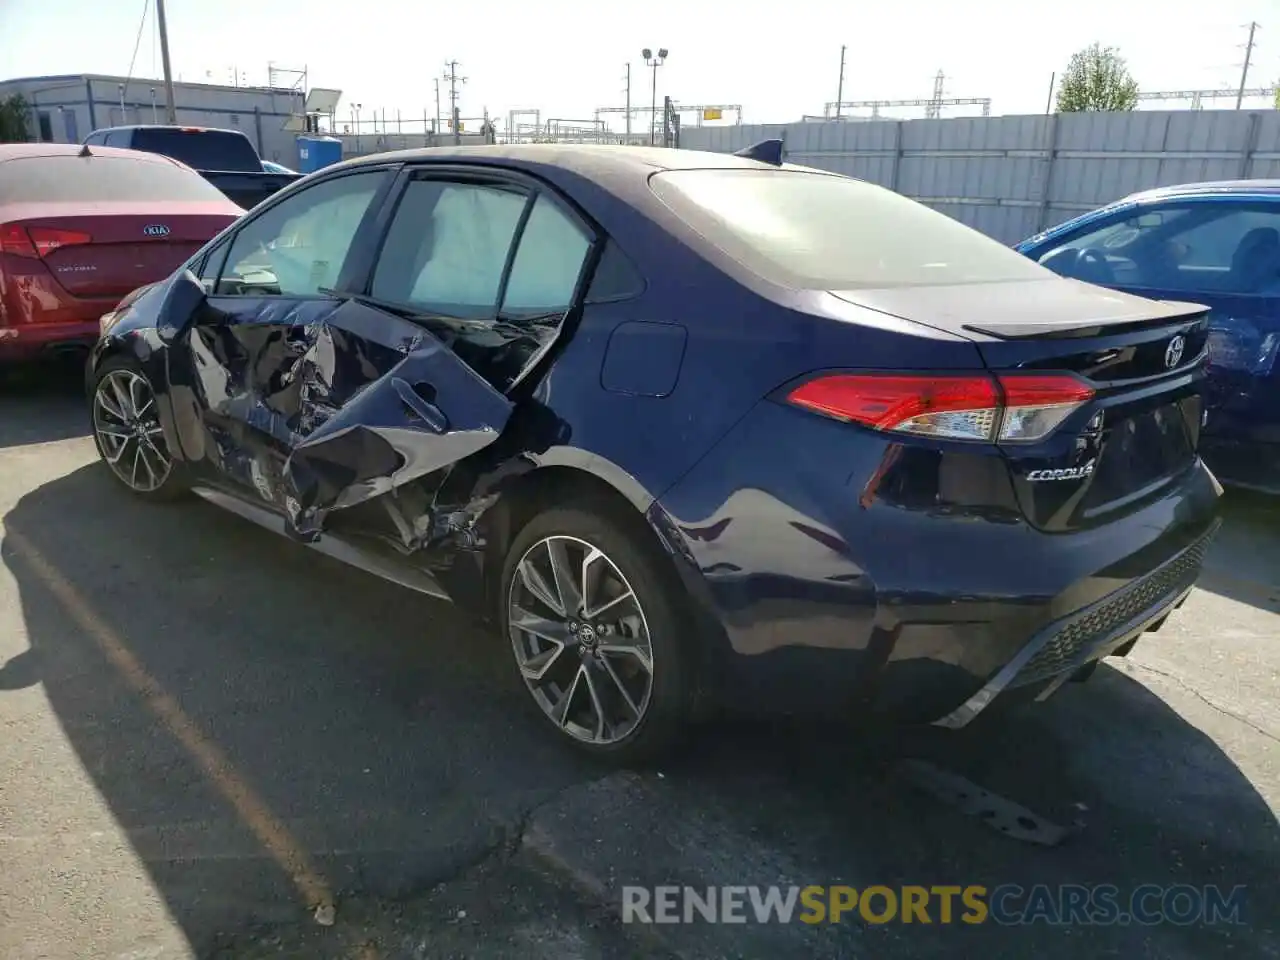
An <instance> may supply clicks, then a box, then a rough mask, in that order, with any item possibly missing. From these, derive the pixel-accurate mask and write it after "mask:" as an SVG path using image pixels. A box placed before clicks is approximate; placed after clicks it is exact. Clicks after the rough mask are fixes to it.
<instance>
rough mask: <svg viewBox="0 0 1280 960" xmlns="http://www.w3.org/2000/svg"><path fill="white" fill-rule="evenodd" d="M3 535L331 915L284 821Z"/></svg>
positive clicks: (33, 557) (40, 558) (49, 575)
mask: <svg viewBox="0 0 1280 960" xmlns="http://www.w3.org/2000/svg"><path fill="white" fill-rule="evenodd" d="M5 540H6V541H7V542H8V543H9V545H10V546H11V547H13V549H14V551H15V552H16V553H17V554H18V555H19V556H20V557H21V558H22V560H23V561H24V562H25V563H26V564H27V566H29V567H30V568H31V570H32V571H33V572H34V573H35V574H36V576H37V577H39V578H40V580H41V582H42V583H43V584H44V585H45V586H46V587H47V588H48V589H49V592H50V593H52V594H53V595H54V597H56V598H57V600H58V602H59V603H60V604H61V605H62V607H63V609H65V610H66V612H67V613H68V614H69V615H70V616H71V618H72V619H73V620H74V621H75V622H76V624H77V625H78V626H79V627H80V628H81V629H82V630H84V632H85V633H86V634H88V635H89V637H91V638H92V639H93V641H94V642H95V643H96V644H97V645H98V648H99V649H100V650H101V651H102V653H103V655H104V656H106V658H107V660H108V661H110V663H111V665H112V666H114V667H115V668H116V670H117V671H119V673H120V675H121V676H122V677H123V678H124V680H125V682H126V683H127V684H128V685H129V686H130V687H131V688H132V689H133V691H134V693H136V694H137V695H138V697H139V698H140V699H141V700H142V702H143V703H144V704H145V705H146V707H147V709H148V710H150V711H151V712H152V713H153V714H155V716H156V718H157V719H158V720H159V721H160V722H161V723H162V724H164V726H165V728H166V729H167V730H168V731H169V732H170V733H171V734H173V736H174V737H175V738H176V739H177V740H178V742H179V743H181V744H182V746H183V747H184V748H185V749H186V751H187V753H188V754H190V755H191V758H192V759H193V760H194V761H195V762H196V764H197V766H199V767H200V769H201V770H202V771H203V772H204V775H205V776H206V777H207V778H208V779H209V782H210V783H212V784H213V786H214V787H215V788H216V789H217V790H218V792H219V793H220V794H222V796H223V797H224V798H225V799H226V801H227V802H228V803H230V804H231V806H232V807H233V808H234V809H235V811H236V813H237V814H238V815H239V817H240V819H241V820H242V821H243V822H244V824H245V825H246V826H247V827H248V828H249V829H250V830H251V831H252V832H253V834H254V836H256V837H257V838H258V841H259V842H260V843H261V844H262V846H263V847H264V848H265V849H266V851H267V853H268V854H269V855H270V856H271V859H272V860H274V861H275V862H276V864H277V865H278V866H279V867H280V869H281V870H283V871H284V872H285V873H286V874H287V875H288V877H289V879H290V880H291V881H292V882H293V885H294V887H295V888H296V889H297V892H298V894H299V896H300V897H301V898H302V900H303V902H304V903H305V904H306V906H307V907H308V908H309V909H313V910H317V911H321V910H323V911H324V912H326V913H329V915H330V916H331V915H332V913H331V911H332V909H333V906H334V899H333V892H332V890H331V889H330V887H329V884H328V882H327V881H326V880H325V878H324V876H323V875H322V874H321V873H320V871H319V870H318V869H317V868H316V866H315V865H314V864H313V863H312V862H311V858H310V857H309V856H308V855H307V851H306V850H305V849H304V848H303V846H302V845H301V844H300V843H299V842H298V840H297V839H296V838H295V837H294V836H293V834H292V833H290V831H289V829H288V827H286V826H285V825H284V823H283V822H281V820H280V819H279V818H278V817H277V816H276V815H275V814H274V813H272V812H271V808H270V807H268V806H267V804H266V802H265V801H263V799H262V798H261V797H260V796H258V794H257V792H256V791H255V790H254V789H253V787H251V786H250V785H249V782H248V781H247V780H246V779H245V778H244V776H242V775H241V774H240V772H239V771H238V770H236V768H235V766H234V764H232V762H231V761H230V760H229V759H228V758H227V756H226V754H225V753H223V752H222V750H221V749H220V748H219V747H218V745H217V744H216V743H214V741H213V740H211V739H210V738H209V737H207V736H206V735H205V734H204V733H203V732H202V731H201V730H200V728H199V727H198V726H196V723H195V721H193V720H192V719H191V718H190V717H189V716H187V714H186V713H185V712H184V711H183V709H182V707H181V706H179V705H178V701H176V700H175V699H174V698H173V697H171V696H170V695H169V694H168V693H166V692H165V690H164V688H163V687H161V686H160V683H159V681H157V680H156V679H155V678H154V677H153V676H151V674H149V673H148V672H147V669H146V667H144V666H143V665H142V663H141V662H140V661H139V660H138V658H137V657H135V656H134V655H133V654H132V653H131V652H130V651H129V648H128V647H127V646H126V645H125V643H124V641H123V640H121V639H120V636H119V635H118V634H117V633H116V632H115V631H114V630H113V629H111V627H110V626H109V625H108V624H107V623H106V621H104V620H103V619H102V617H100V616H99V615H98V614H97V612H95V611H94V609H93V607H92V606H90V605H89V603H88V601H86V600H85V599H84V597H82V596H81V595H80V592H79V591H78V590H76V588H75V587H73V586H72V585H71V583H70V581H68V580H67V578H66V577H64V576H63V575H62V574H61V573H60V572H59V571H58V569H57V568H56V567H55V566H54V565H53V564H51V563H50V562H49V561H48V560H46V559H45V558H44V555H43V554H41V553H40V551H39V550H37V549H36V548H35V547H34V546H33V545H32V543H31V541H30V540H28V539H27V538H26V537H25V536H23V535H22V534H21V533H19V532H18V531H16V530H14V529H13V528H12V527H9V528H7V529H6V530H5ZM330 922H332V921H330Z"/></svg>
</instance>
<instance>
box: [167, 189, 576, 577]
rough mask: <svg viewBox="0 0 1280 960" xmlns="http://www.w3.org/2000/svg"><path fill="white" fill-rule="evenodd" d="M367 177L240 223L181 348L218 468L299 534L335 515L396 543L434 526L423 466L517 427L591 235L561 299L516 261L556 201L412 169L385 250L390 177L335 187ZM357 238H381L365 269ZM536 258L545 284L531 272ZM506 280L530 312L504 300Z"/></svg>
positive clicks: (406, 548)
mask: <svg viewBox="0 0 1280 960" xmlns="http://www.w3.org/2000/svg"><path fill="white" fill-rule="evenodd" d="M356 176H357V175H347V176H344V177H340V178H335V180H334V181H333V183H334V188H333V189H332V190H331V191H330V193H331V194H332V195H331V196H322V197H320V198H319V200H320V201H321V202H320V203H319V204H315V205H313V204H307V205H306V207H305V208H303V209H299V210H297V211H296V213H291V214H289V215H287V216H286V215H281V216H277V217H275V218H273V219H272V222H271V223H267V224H264V225H263V227H262V228H260V229H259V231H257V233H256V235H250V234H249V233H248V230H249V228H248V227H246V229H245V231H242V232H241V234H239V235H237V237H236V239H235V241H234V243H233V244H232V245H231V250H230V252H229V254H228V256H227V257H226V265H225V266H224V267H223V268H221V271H220V274H219V278H218V280H217V283H216V284H215V285H214V293H213V295H212V296H210V298H209V301H208V305H207V306H208V308H209V309H207V310H205V311H203V312H202V318H203V319H202V320H201V322H199V323H197V324H195V325H194V327H193V328H192V331H191V333H190V336H189V339H188V343H189V346H190V353H191V360H192V365H193V368H194V369H195V370H197V371H199V375H198V378H197V380H198V384H199V392H200V394H202V397H201V401H202V402H201V406H202V407H203V410H204V413H203V418H204V422H205V427H206V429H205V431H204V435H205V437H206V438H207V440H208V441H209V445H210V446H211V448H212V450H211V453H212V459H214V460H215V461H216V463H217V466H218V472H219V473H220V474H222V475H223V476H224V477H226V478H227V479H229V480H231V481H233V482H234V483H235V484H236V485H237V486H238V487H240V488H241V489H245V488H248V489H250V490H252V491H253V492H254V493H256V495H257V497H258V498H261V499H262V500H264V501H266V502H267V504H268V505H269V506H270V507H271V508H273V511H274V512H276V513H277V514H280V515H282V516H283V518H284V520H285V530H286V532H287V533H289V534H291V535H292V536H294V537H296V538H298V539H302V540H304V541H311V542H314V541H316V540H318V539H319V537H320V534H321V532H322V530H329V529H331V526H330V523H329V520H330V515H331V514H334V513H335V512H338V511H341V514H340V517H341V520H340V522H338V523H337V524H336V525H335V526H336V528H337V529H339V530H341V531H342V532H343V533H346V534H365V535H370V534H372V535H373V536H375V537H376V538H377V539H379V540H382V541H385V542H388V543H391V544H392V545H393V546H395V547H396V548H397V549H398V552H400V553H402V554H403V553H408V552H411V551H413V550H416V549H419V548H421V547H422V546H424V545H426V544H427V543H428V542H429V541H430V539H431V537H432V535H433V529H432V517H431V513H430V509H429V506H430V502H431V495H432V493H433V489H434V487H433V483H432V482H430V480H428V478H432V476H433V475H436V474H440V473H441V471H442V468H445V467H448V466H450V465H452V464H454V463H456V462H458V461H459V460H462V459H464V458H465V457H467V456H469V455H471V454H472V453H475V452H477V451H479V450H480V449H483V448H484V447H485V446H488V445H489V444H490V443H492V442H493V441H494V440H496V439H497V437H498V435H499V434H500V433H501V431H502V429H503V427H504V426H505V425H506V422H507V418H508V416H509V415H510V412H511V403H510V401H509V400H508V399H507V397H506V396H505V390H506V389H507V388H508V387H509V386H511V385H512V384H514V383H515V382H517V381H518V379H519V377H520V376H521V374H522V373H523V371H525V370H527V369H528V368H529V367H530V366H531V365H532V363H534V362H536V358H537V357H538V356H539V355H541V353H542V352H544V351H545V349H546V348H547V347H549V345H550V344H551V342H552V341H553V340H554V337H555V334H556V332H557V331H558V329H559V326H560V321H561V320H562V318H563V316H564V314H565V312H566V311H567V309H568V306H569V303H570V302H571V300H572V297H573V291H574V289H576V284H577V280H578V274H579V273H580V272H581V268H582V265H583V263H584V262H585V260H586V254H587V251H588V249H589V246H590V241H589V239H588V237H587V236H586V234H585V233H583V232H582V231H578V234H577V236H578V248H579V249H578V250H577V253H576V254H575V255H574V256H573V257H571V259H572V260H574V261H575V262H574V263H573V265H572V276H571V277H569V278H568V280H567V288H568V293H567V294H565V293H563V288H564V286H565V281H563V280H560V281H559V285H560V286H561V288H562V289H561V290H560V291H555V296H550V295H548V294H544V292H543V291H544V290H546V289H547V287H548V283H549V282H556V281H557V277H556V276H555V275H554V273H549V272H547V270H546V269H545V265H542V264H539V263H537V262H534V263H533V264H532V265H531V266H527V267H526V268H525V269H524V270H521V269H520V264H519V262H518V261H519V260H520V259H521V258H520V257H518V256H516V249H515V245H516V240H517V237H518V234H519V232H520V231H521V229H522V228H524V227H525V226H526V225H527V224H529V223H531V222H532V220H533V218H532V216H531V214H533V213H535V212H536V211H538V210H540V209H546V203H547V201H541V202H542V203H543V206H542V207H539V202H540V199H541V198H540V197H539V196H537V195H536V193H535V192H532V191H529V190H526V189H523V188H521V187H518V186H514V185H511V184H506V183H500V182H496V183H495V182H482V181H476V182H469V181H459V180H456V179H455V180H449V179H441V178H436V177H423V178H410V179H409V181H408V183H407V184H404V185H403V191H402V193H401V194H400V196H399V197H398V198H397V200H396V202H395V206H394V215H393V216H392V217H391V218H390V223H389V228H388V229H387V231H386V236H385V238H382V242H381V244H380V245H379V244H378V242H377V241H378V239H379V237H378V233H380V232H381V227H379V228H378V231H377V232H370V230H369V225H370V224H372V223H374V222H377V223H379V224H381V223H382V222H383V221H384V219H385V217H381V218H380V217H378V216H377V214H376V211H375V210H374V209H373V206H374V202H373V196H374V194H375V193H376V192H377V191H378V190H379V185H378V184H377V183H370V184H365V185H360V186H359V187H357V186H356V185H353V184H345V185H344V184H342V183H341V181H344V180H345V181H351V180H354V179H355V177H356ZM324 185H325V184H324V182H322V183H321V184H317V185H315V186H313V187H310V188H307V190H305V191H300V192H299V193H298V194H296V195H294V196H292V197H290V198H288V199H287V200H285V201H282V202H281V204H280V205H281V206H282V207H283V206H285V205H286V204H288V203H292V204H293V205H295V206H298V207H302V205H301V204H300V203H299V201H301V200H302V199H303V197H304V196H305V194H306V193H308V192H311V191H313V190H316V189H317V188H319V187H321V186H324ZM357 198H359V199H357ZM317 207H318V209H316V208H317ZM282 213H289V212H288V211H283V212H282ZM263 219H266V218H263ZM539 219H540V220H541V221H545V220H546V219H547V218H546V217H545V216H542V217H540V218H539ZM360 246H364V247H366V248H375V249H376V248H379V246H380V250H381V253H380V255H379V257H378V259H377V262H376V265H374V266H373V267H372V269H369V266H368V264H369V259H370V258H368V257H364V258H362V257H361V256H359V255H358V253H357V252H353V250H354V248H356V247H360ZM281 250H284V251H287V252H285V253H283V254H280V253H278V251H281ZM525 259H528V258H527V257H526V258H525ZM534 260H535V261H536V260H537V258H536V257H535V258H534ZM361 263H362V264H363V265H362V266H361V265H358V264H361ZM531 269H532V271H533V272H534V273H536V274H538V277H537V278H536V282H533V283H532V284H531V283H530V281H527V280H526V281H520V280H519V277H520V276H522V275H528V274H529V273H530V272H531ZM562 272H563V271H562ZM513 280H514V281H515V282H511V281H513ZM249 285H252V288H251V289H250V290H249V292H246V287H247V286H249ZM531 286H532V289H528V288H530V287H531ZM504 288H510V289H511V292H512V294H513V295H515V296H516V299H517V300H520V299H522V300H523V301H524V307H523V308H522V307H521V304H519V303H514V302H513V308H512V311H510V312H507V313H504V312H503V311H500V309H499V304H500V302H501V299H502V294H503V291H504ZM540 288H541V289H540ZM366 291H367V292H366ZM540 295H541V296H540ZM539 299H542V300H546V301H547V303H546V304H545V305H538V304H537V303H536V301H538V300H539ZM552 301H555V302H554V303H553V302H552ZM435 479H437V480H438V479H439V478H438V477H436V478H435ZM416 481H426V482H422V483H418V482H416ZM392 493H394V496H392V497H386V496H384V495H386V494H392Z"/></svg>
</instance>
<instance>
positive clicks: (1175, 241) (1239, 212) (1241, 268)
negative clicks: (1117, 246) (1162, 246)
mask: <svg viewBox="0 0 1280 960" xmlns="http://www.w3.org/2000/svg"><path fill="white" fill-rule="evenodd" d="M1206 206H1208V205H1206ZM1214 206H1217V205H1216V204H1215V205H1214ZM1228 209H1229V208H1228ZM1168 246H1169V251H1168V256H1169V257H1170V258H1171V259H1172V260H1173V261H1174V263H1175V264H1176V271H1175V276H1176V278H1177V284H1176V286H1173V289H1176V290H1187V291H1195V290H1204V291H1211V292H1212V291H1216V292H1220V293H1232V294H1244V295H1263V296H1275V295H1276V294H1277V293H1280V212H1272V211H1270V210H1259V209H1250V208H1247V207H1240V208H1236V209H1235V210H1230V211H1229V212H1227V213H1224V214H1223V215H1221V216H1216V217H1212V218H1210V219H1206V220H1203V221H1202V222H1200V223H1197V224H1196V225H1194V226H1190V227H1189V228H1188V229H1186V230H1182V231H1178V232H1176V233H1174V234H1173V235H1172V236H1170V237H1169V240H1168Z"/></svg>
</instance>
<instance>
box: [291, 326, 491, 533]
mask: <svg viewBox="0 0 1280 960" xmlns="http://www.w3.org/2000/svg"><path fill="white" fill-rule="evenodd" d="M340 355H341V353H340V352H339V351H335V357H337V356H340ZM311 371H315V373H312V372H311ZM325 372H327V371H325V370H324V365H323V364H320V363H312V364H310V365H309V366H308V370H307V372H306V375H308V376H311V377H312V380H313V383H315V384H316V387H315V388H313V389H309V390H306V391H304V395H306V396H307V400H305V401H304V403H303V405H302V407H303V415H304V417H307V416H309V417H311V418H312V422H310V423H307V424H306V426H307V427H309V428H310V429H308V430H307V432H306V435H305V436H304V437H302V438H301V439H300V440H299V441H298V442H297V443H295V444H294V445H293V449H292V453H291V454H290V455H289V458H288V460H287V462H286V463H285V466H284V481H285V499H284V506H285V509H286V512H287V515H288V519H289V521H290V523H291V524H292V526H293V527H294V531H293V532H294V533H296V534H298V535H300V536H303V537H306V536H310V535H314V534H316V533H318V532H319V529H320V527H321V525H322V524H323V519H324V516H325V515H326V514H327V513H328V512H330V511H332V510H340V509H344V508H347V507H351V506H354V505H355V504H358V503H362V502H364V501H366V500H370V499H372V498H374V497H378V496H381V495H383V494H386V493H389V492H390V491H392V490H393V489H395V488H396V487H399V486H402V485H404V484H407V483H409V482H411V481H413V480H417V479H420V478H422V477H424V476H426V475H427V474H429V473H432V472H434V471H436V470H439V469H441V468H443V467H447V466H450V465H451V464H454V463H457V462H458V461H459V460H462V459H464V458H465V457H468V456H470V455H471V454H473V453H476V452H477V451H479V450H482V449H483V448H484V447H487V446H488V445H489V444H491V443H493V442H494V441H495V440H496V439H497V438H498V435H499V434H500V433H501V432H502V429H503V428H504V427H505V426H506V422H507V418H508V417H509V416H510V414H511V404H510V402H509V401H508V400H507V399H506V398H505V397H504V396H502V395H501V394H500V393H498V392H497V391H496V390H494V389H493V388H492V387H491V386H489V384H488V383H486V382H485V381H484V380H482V379H481V378H480V377H479V376H477V375H476V374H475V373H473V372H472V371H471V369H470V368H469V367H468V366H467V365H466V364H464V363H463V362H462V361H461V360H459V359H458V357H457V356H455V355H454V353H453V352H452V351H450V350H449V349H447V348H446V347H444V346H443V345H442V344H440V342H439V341H437V340H435V339H434V338H433V337H431V336H429V335H425V334H424V335H423V338H422V339H421V340H420V341H418V342H417V343H416V344H414V345H413V346H412V347H411V349H410V350H409V352H408V353H407V354H406V355H405V356H404V357H403V358H402V359H401V360H400V361H399V362H398V363H396V364H395V365H394V366H392V367H391V368H390V369H389V370H387V371H386V372H384V373H382V375H381V376H380V377H378V378H377V379H376V380H373V381H372V382H369V383H367V385H366V386H364V388H363V389H361V390H360V391H359V392H358V393H357V394H356V395H355V396H353V397H352V398H351V399H349V400H348V401H347V402H345V403H343V404H342V405H341V406H335V405H333V404H331V403H328V402H326V399H327V397H328V396H330V395H331V387H332V383H331V382H325V383H323V384H321V383H320V376H322V375H323V374H324V373H325Z"/></svg>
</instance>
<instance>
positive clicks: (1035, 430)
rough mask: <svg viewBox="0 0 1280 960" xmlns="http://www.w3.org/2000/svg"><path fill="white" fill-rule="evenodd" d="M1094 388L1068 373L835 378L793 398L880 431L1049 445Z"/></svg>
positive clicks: (804, 389) (804, 387)
mask: <svg viewBox="0 0 1280 960" xmlns="http://www.w3.org/2000/svg"><path fill="white" fill-rule="evenodd" d="M1092 396H1093V390H1092V389H1091V388H1090V387H1088V386H1086V385H1085V384H1083V383H1081V382H1080V381H1079V380H1077V379H1075V378H1074V377H1070V376H1065V375H1061V374H1041V375H1022V374H1010V375H1006V376H1002V377H993V376H990V375H988V374H983V373H979V374H961V375H944V376H922V375H914V374H875V373H872V374H832V375H829V376H825V377H819V378H817V379H815V380H810V381H808V382H807V383H803V384H801V385H800V386H798V387H796V388H795V389H794V390H792V391H791V393H790V394H788V396H787V400H788V401H789V402H790V403H793V404H795V405H796V406H800V407H804V408H806V409H808V410H813V411H815V412H817V413H821V414H824V415H826V416H829V417H834V418H835V419H837V420H845V421H848V422H850V423H858V424H862V425H863V426H866V427H871V428H872V429H875V430H885V431H889V432H893V433H910V434H916V435H918V436H926V437H937V438H938V439H942V440H978V441H983V442H986V443H997V442H1000V443H1027V442H1031V441H1035V440H1042V439H1044V438H1045V437H1047V436H1048V435H1049V434H1050V433H1052V432H1053V431H1054V430H1055V429H1057V427H1058V425H1059V424H1061V423H1062V421H1063V420H1065V419H1066V418H1067V417H1068V416H1069V415H1070V414H1071V413H1072V411H1074V410H1076V409H1078V408H1079V407H1080V406H1081V405H1082V404H1083V403H1086V402H1087V401H1088V400H1089V399H1090V398H1091V397H1092Z"/></svg>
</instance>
